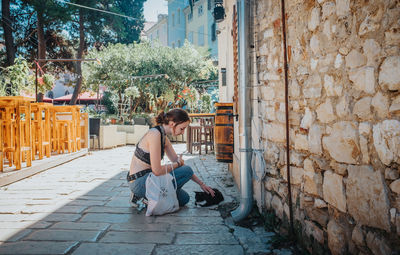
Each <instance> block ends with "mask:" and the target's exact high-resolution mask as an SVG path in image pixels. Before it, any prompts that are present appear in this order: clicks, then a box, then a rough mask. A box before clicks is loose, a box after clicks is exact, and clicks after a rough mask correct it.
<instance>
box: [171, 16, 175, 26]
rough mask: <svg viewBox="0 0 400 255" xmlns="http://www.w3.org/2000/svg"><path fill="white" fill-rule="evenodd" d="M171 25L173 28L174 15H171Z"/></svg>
mask: <svg viewBox="0 0 400 255" xmlns="http://www.w3.org/2000/svg"><path fill="white" fill-rule="evenodd" d="M171 23H172V26H173V27H174V26H175V14H173V13H172V15H171Z"/></svg>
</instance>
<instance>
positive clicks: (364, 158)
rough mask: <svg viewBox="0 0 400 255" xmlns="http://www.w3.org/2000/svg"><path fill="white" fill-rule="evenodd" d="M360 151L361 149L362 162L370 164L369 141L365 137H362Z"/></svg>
mask: <svg viewBox="0 0 400 255" xmlns="http://www.w3.org/2000/svg"><path fill="white" fill-rule="evenodd" d="M360 149H361V155H362V160H361V161H362V162H363V163H364V164H369V162H370V158H369V151H368V140H367V138H365V137H364V136H362V135H360Z"/></svg>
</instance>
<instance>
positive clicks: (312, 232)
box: [304, 220, 325, 244]
mask: <svg viewBox="0 0 400 255" xmlns="http://www.w3.org/2000/svg"><path fill="white" fill-rule="evenodd" d="M304 223H305V226H304V227H305V232H306V234H307V235H308V236H312V237H313V238H314V239H315V240H317V241H318V242H319V243H321V244H323V243H324V240H325V239H324V231H323V230H322V229H320V228H319V227H317V226H316V225H315V224H314V223H312V222H311V221H308V220H305V221H304Z"/></svg>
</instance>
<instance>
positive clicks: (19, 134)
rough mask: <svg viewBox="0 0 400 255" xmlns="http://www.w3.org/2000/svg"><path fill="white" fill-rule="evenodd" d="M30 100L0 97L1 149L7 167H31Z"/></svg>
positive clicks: (19, 97) (18, 97) (16, 97)
mask: <svg viewBox="0 0 400 255" xmlns="http://www.w3.org/2000/svg"><path fill="white" fill-rule="evenodd" d="M32 101H34V100H33V99H32V98H27V97H22V96H15V97H11V96H9V97H0V113H1V120H2V126H3V140H2V143H3V144H2V147H3V152H4V153H5V156H6V158H7V159H8V161H9V165H10V166H12V164H14V165H15V168H16V170H19V169H21V162H22V161H23V160H24V159H25V158H26V166H27V167H29V166H31V165H32V147H31V135H30V133H31V105H30V103H31V102H32ZM1 164H3V162H1Z"/></svg>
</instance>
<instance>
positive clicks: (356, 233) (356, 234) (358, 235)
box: [351, 225, 365, 247]
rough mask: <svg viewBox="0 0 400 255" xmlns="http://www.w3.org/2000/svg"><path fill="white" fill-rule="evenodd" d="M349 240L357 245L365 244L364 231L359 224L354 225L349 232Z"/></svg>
mask: <svg viewBox="0 0 400 255" xmlns="http://www.w3.org/2000/svg"><path fill="white" fill-rule="evenodd" d="M351 240H353V242H354V243H355V244H356V245H358V246H361V247H362V246H365V238H364V233H363V230H362V228H361V226H360V225H357V226H355V227H354V229H353V232H352V234H351Z"/></svg>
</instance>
